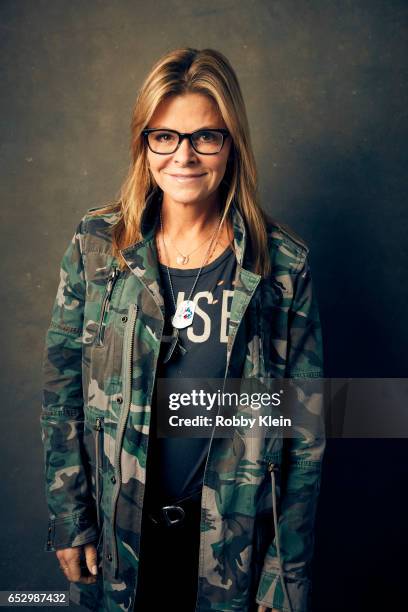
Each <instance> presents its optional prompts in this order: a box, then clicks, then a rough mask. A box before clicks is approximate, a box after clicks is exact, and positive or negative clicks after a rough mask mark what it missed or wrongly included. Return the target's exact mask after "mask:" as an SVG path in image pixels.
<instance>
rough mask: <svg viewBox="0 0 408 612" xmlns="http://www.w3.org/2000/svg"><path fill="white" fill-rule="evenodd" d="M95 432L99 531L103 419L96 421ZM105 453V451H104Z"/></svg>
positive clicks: (98, 521) (96, 495)
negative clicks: (100, 456)
mask: <svg viewBox="0 0 408 612" xmlns="http://www.w3.org/2000/svg"><path fill="white" fill-rule="evenodd" d="M95 430H96V436H95V455H96V458H95V466H96V467H95V498H96V520H97V523H98V529H100V527H101V521H100V503H101V500H100V486H99V482H100V476H99V470H100V467H101V466H100V459H99V455H100V439H101V438H102V434H101V432H102V431H103V417H97V419H96V420H95ZM102 451H103V449H102Z"/></svg>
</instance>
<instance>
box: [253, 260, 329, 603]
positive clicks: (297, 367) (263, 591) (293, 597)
mask: <svg viewBox="0 0 408 612" xmlns="http://www.w3.org/2000/svg"><path fill="white" fill-rule="evenodd" d="M288 335H289V343H288V353H287V368H286V373H285V377H286V378H287V379H291V380H290V381H289V380H288V381H287V382H288V385H290V386H292V385H294V386H295V389H297V392H296V393H295V398H296V399H295V400H294V401H293V404H294V405H293V406H291V408H290V409H291V410H292V409H293V412H292V414H293V417H294V420H293V421H292V425H293V426H294V429H295V430H296V433H295V434H292V436H291V437H287V438H285V439H284V445H283V449H284V454H283V457H284V458H283V463H282V466H274V468H275V469H276V468H278V471H279V469H281V470H282V473H281V501H280V509H279V512H278V519H277V531H278V538H276V536H275V538H274V540H273V542H272V543H271V544H270V546H269V548H268V550H267V554H266V556H265V559H264V562H263V568H262V572H261V577H260V581H259V586H258V591H257V596H256V601H257V603H258V604H262V605H264V606H267V607H270V608H277V609H278V610H285V611H288V612H309V610H310V596H311V588H310V587H311V561H312V556H313V547H314V522H315V514H316V508H317V501H318V495H319V489H320V479H321V464H322V458H323V454H324V449H325V442H326V440H325V431H324V423H323V413H324V410H323V397H324V396H323V392H322V389H323V380H322V378H323V376H324V373H323V348H322V337H321V327H320V317H319V312H318V306H317V303H316V298H315V295H314V293H313V290H312V279H311V273H310V267H309V263H308V258H307V251H305V252H304V254H303V257H302V258H301V261H300V263H299V265H298V272H297V273H296V276H295V279H294V295H293V302H292V306H291V308H290V312H289V331H288ZM296 422H298V423H299V422H301V423H302V427H298V428H297V427H296ZM295 436H296V437H295ZM275 473H276V472H275ZM279 552H280V554H279ZM282 577H283V579H284V580H283V581H282ZM282 582H283V586H282ZM288 597H289V599H290V602H288V600H287V598H288Z"/></svg>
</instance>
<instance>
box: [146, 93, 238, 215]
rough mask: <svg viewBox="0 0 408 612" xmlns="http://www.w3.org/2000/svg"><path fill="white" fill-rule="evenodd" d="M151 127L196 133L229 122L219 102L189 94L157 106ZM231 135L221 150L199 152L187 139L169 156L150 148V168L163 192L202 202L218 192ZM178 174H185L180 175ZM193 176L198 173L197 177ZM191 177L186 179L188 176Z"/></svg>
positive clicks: (184, 201)
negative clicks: (204, 153)
mask: <svg viewBox="0 0 408 612" xmlns="http://www.w3.org/2000/svg"><path fill="white" fill-rule="evenodd" d="M147 127H149V128H166V129H169V130H177V131H178V132H195V131H196V130H200V129H202V128H218V129H220V128H224V129H226V125H225V123H224V121H223V119H222V117H221V114H220V112H219V110H218V107H217V105H216V104H215V103H214V101H213V100H212V99H211V98H210V97H209V96H206V95H203V94H197V93H190V94H184V95H177V96H171V97H170V98H168V99H167V100H163V102H161V104H159V106H158V107H157V108H156V111H155V113H154V114H153V116H152V118H151V120H150V121H149V125H148V126H147ZM230 149H231V137H230V136H228V137H227V138H226V139H225V141H224V145H223V147H222V149H221V151H220V152H219V153H216V154H215V155H202V154H200V153H197V152H196V151H195V150H194V149H193V147H192V146H191V144H190V141H189V140H188V138H184V140H183V141H182V142H181V144H180V146H179V148H178V149H177V150H176V151H175V152H174V153H171V154H170V155H159V154H157V153H153V152H152V151H151V150H150V149H149V148H148V150H147V159H148V163H149V166H150V170H151V172H152V174H153V176H154V178H155V180H156V182H157V184H158V185H159V187H160V188H161V189H162V191H163V193H164V197H166V196H167V197H169V198H170V199H171V200H173V201H174V202H182V203H189V202H200V201H205V200H208V198H209V197H210V196H211V195H212V194H213V195H214V194H215V192H216V191H217V188H218V186H219V184H220V183H221V181H222V179H223V176H224V174H225V169H226V165H227V159H228V155H229V152H230ZM177 175H183V177H184V179H183V177H181V176H177ZM192 175H197V176H196V177H195V178H194V177H192ZM187 176H188V177H189V178H187V179H186V178H185V177H187Z"/></svg>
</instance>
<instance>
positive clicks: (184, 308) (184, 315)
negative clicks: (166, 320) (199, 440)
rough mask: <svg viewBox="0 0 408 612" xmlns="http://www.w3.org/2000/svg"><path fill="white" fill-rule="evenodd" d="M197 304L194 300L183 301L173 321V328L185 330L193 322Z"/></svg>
mask: <svg viewBox="0 0 408 612" xmlns="http://www.w3.org/2000/svg"><path fill="white" fill-rule="evenodd" d="M194 309H195V304H194V302H193V301H192V300H183V301H182V302H181V304H179V306H178V308H177V310H176V312H175V313H174V316H173V318H172V320H171V323H172V325H173V327H176V328H177V329H183V328H184V327H188V326H189V325H191V324H192V322H193V317H194Z"/></svg>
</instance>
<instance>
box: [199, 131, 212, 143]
mask: <svg viewBox="0 0 408 612" xmlns="http://www.w3.org/2000/svg"><path fill="white" fill-rule="evenodd" d="M198 138H199V140H201V142H212V141H213V140H214V138H215V135H214V134H213V133H212V132H200V133H199V134H198Z"/></svg>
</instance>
